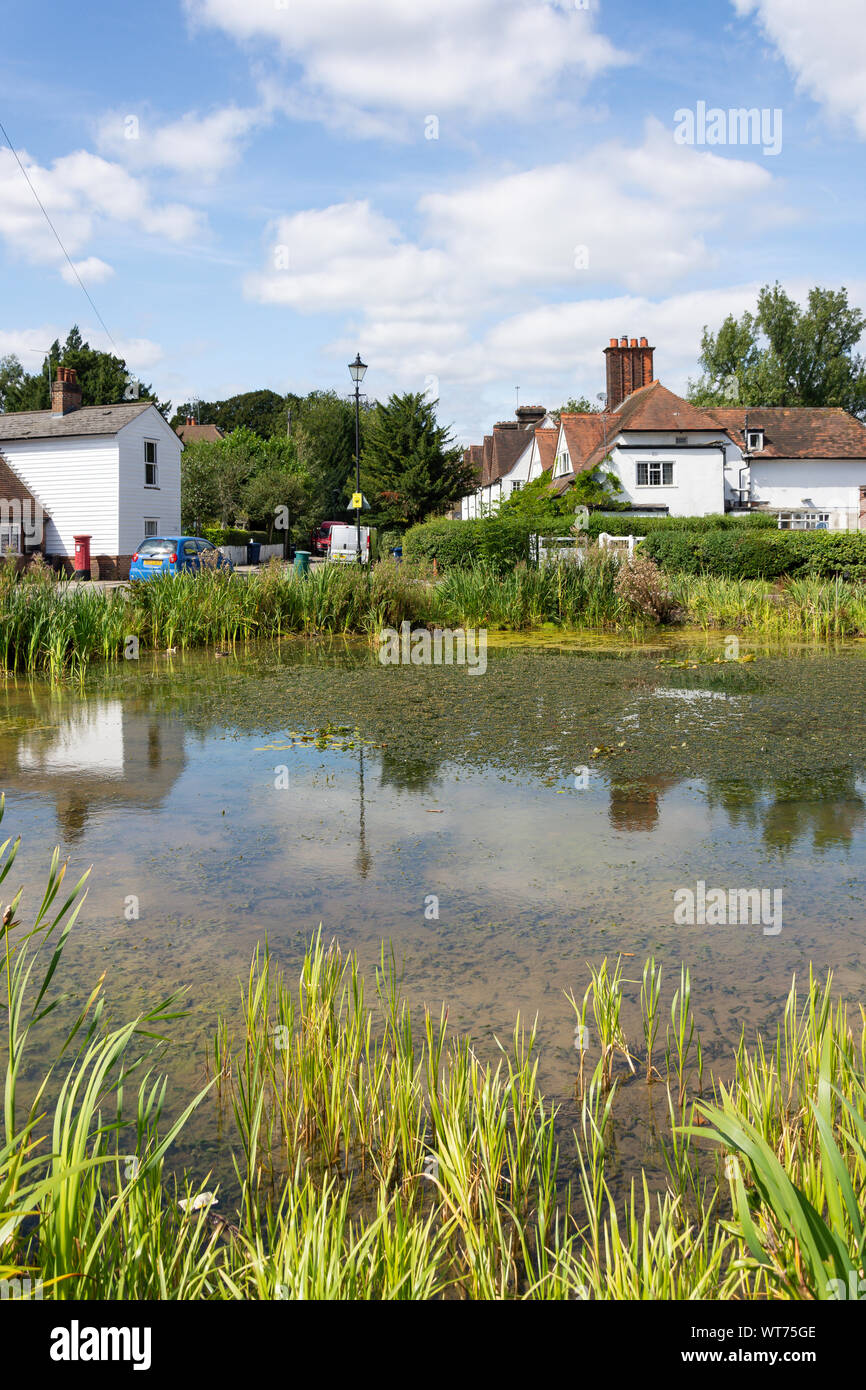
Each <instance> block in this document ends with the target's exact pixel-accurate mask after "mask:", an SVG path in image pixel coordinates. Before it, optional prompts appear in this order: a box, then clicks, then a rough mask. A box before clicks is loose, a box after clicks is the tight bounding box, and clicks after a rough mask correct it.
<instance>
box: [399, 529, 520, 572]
mask: <svg viewBox="0 0 866 1390" xmlns="http://www.w3.org/2000/svg"><path fill="white" fill-rule="evenodd" d="M531 531H532V527H531V526H530V525H529V523H528V522H526V521H520V520H518V519H517V518H513V517H496V516H491V517H483V518H481V519H479V520H478V521H425V522H422V523H421V525H420V526H412V527H410V528H409V530H408V531H407V532H406V534H405V535H404V537H403V556H404V558H405V559H407V560H437V561H438V562H439V564H440V565H445V566H448V565H454V566H457V567H465V566H468V565H472V564H474V563H475V562H476V561H478V560H483V561H484V562H485V563H486V564H488V565H490V566H491V567H492V568H494V569H496V570H498V571H499V572H500V573H505V571H507V570H511V569H513V568H514V566H515V565H516V564H519V563H520V561H521V560H524V561H526V560H528V559H529V536H530V533H531Z"/></svg>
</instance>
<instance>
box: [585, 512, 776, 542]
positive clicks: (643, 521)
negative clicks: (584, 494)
mask: <svg viewBox="0 0 866 1390" xmlns="http://www.w3.org/2000/svg"><path fill="white" fill-rule="evenodd" d="M743 530H746V531H755V530H758V531H765V530H772V531H775V530H776V518H775V516H768V515H767V514H766V513H762V512H752V513H750V515H749V516H731V515H730V513H728V512H711V513H710V515H709V516H634V515H630V514H629V513H628V512H618V513H616V514H611V513H610V512H593V513H592V514H591V516H590V518H589V524H588V526H587V531H588V533H589V535H590V536H592V537H595V536H598V535H600V534H601V532H602V531H606V532H607V534H608V535H609V536H649V535H651V534H653V533H654V532H656V531H700V532H703V531H743Z"/></svg>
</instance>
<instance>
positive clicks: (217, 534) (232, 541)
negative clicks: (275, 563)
mask: <svg viewBox="0 0 866 1390" xmlns="http://www.w3.org/2000/svg"><path fill="white" fill-rule="evenodd" d="M201 534H202V535H203V536H204V538H205V540H208V541H210V543H211V545H246V543H247V541H249V540H254V541H260V542H261V544H262V545H267V544H268V533H267V531H238V530H235V529H234V528H233V527H231V526H203V527H202V528H201ZM282 537H283V533H282V531H280V532H278V533H277V534H276V536H275V540H277V541H279V540H282Z"/></svg>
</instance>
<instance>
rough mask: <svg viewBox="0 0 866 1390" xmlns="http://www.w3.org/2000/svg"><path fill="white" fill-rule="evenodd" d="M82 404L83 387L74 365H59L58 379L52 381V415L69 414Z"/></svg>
mask: <svg viewBox="0 0 866 1390" xmlns="http://www.w3.org/2000/svg"><path fill="white" fill-rule="evenodd" d="M80 405H81V387H80V386H79V384H78V373H77V372H76V370H75V368H74V367H58V368H57V380H56V381H52V383H51V413H52V415H68V414H69V412H70V411H71V410H78V409H79V407H80Z"/></svg>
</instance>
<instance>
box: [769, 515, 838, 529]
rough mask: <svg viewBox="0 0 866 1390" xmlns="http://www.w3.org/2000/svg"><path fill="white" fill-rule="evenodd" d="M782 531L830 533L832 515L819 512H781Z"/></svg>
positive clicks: (779, 526) (779, 525)
mask: <svg viewBox="0 0 866 1390" xmlns="http://www.w3.org/2000/svg"><path fill="white" fill-rule="evenodd" d="M778 529H779V530H780V531H829V530H830V513H829V512H819V511H792V512H779V522H778Z"/></svg>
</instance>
